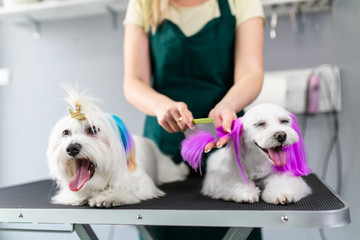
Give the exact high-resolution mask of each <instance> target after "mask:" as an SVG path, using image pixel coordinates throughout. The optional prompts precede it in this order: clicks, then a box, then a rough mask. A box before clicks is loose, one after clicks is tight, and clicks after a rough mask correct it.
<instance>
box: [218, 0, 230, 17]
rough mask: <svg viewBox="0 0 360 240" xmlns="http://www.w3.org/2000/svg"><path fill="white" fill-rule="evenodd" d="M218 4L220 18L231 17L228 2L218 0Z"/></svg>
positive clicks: (226, 0)
mask: <svg viewBox="0 0 360 240" xmlns="http://www.w3.org/2000/svg"><path fill="white" fill-rule="evenodd" d="M218 3H219V8H220V15H221V16H232V14H231V10H230V6H229V2H228V0H218Z"/></svg>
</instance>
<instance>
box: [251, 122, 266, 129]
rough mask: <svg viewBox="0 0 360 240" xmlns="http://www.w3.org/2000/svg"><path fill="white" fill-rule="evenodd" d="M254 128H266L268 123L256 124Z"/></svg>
mask: <svg viewBox="0 0 360 240" xmlns="http://www.w3.org/2000/svg"><path fill="white" fill-rule="evenodd" d="M254 126H255V127H259V128H261V127H265V126H266V122H258V123H255V124H254Z"/></svg>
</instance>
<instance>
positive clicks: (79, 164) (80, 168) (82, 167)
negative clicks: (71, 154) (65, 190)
mask: <svg viewBox="0 0 360 240" xmlns="http://www.w3.org/2000/svg"><path fill="white" fill-rule="evenodd" d="M89 164H90V161H89V160H87V159H76V170H75V174H74V176H73V177H72V178H71V179H70V182H69V185H68V187H69V189H70V190H71V191H75V192H77V191H79V190H80V189H81V188H82V186H84V184H85V183H86V182H87V181H89V179H90V174H89Z"/></svg>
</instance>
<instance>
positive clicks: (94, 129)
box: [87, 126, 100, 135]
mask: <svg viewBox="0 0 360 240" xmlns="http://www.w3.org/2000/svg"><path fill="white" fill-rule="evenodd" d="M99 131H100V129H98V128H97V127H95V126H92V127H89V128H88V132H87V133H88V134H90V135H96V134H97V133H98V132H99Z"/></svg>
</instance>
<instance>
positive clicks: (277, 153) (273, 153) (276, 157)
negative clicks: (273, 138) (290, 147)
mask: <svg viewBox="0 0 360 240" xmlns="http://www.w3.org/2000/svg"><path fill="white" fill-rule="evenodd" d="M268 151H269V155H270V158H271V160H272V161H273V162H274V164H275V165H276V166H277V167H282V166H285V164H286V152H285V151H284V150H282V149H281V148H279V149H275V150H274V149H272V148H269V149H268Z"/></svg>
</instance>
